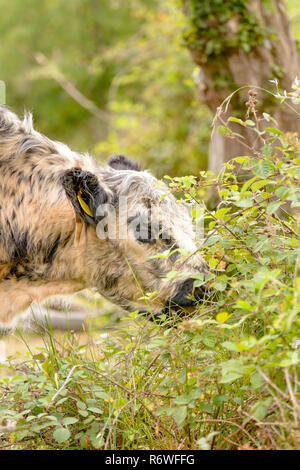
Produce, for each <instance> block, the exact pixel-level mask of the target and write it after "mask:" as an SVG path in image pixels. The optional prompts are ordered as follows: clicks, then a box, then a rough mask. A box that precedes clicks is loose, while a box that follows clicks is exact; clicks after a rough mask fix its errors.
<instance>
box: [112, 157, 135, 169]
mask: <svg viewBox="0 0 300 470" xmlns="http://www.w3.org/2000/svg"><path fill="white" fill-rule="evenodd" d="M108 165H109V166H110V167H111V168H114V169H115V170H133V171H140V168H139V166H138V164H137V163H135V162H132V161H131V160H129V158H127V157H124V155H114V156H112V157H110V159H109V160H108Z"/></svg>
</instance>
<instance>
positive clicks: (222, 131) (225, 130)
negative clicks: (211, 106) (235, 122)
mask: <svg viewBox="0 0 300 470" xmlns="http://www.w3.org/2000/svg"><path fill="white" fill-rule="evenodd" d="M218 133H219V134H221V135H230V134H231V130H230V129H228V127H225V126H219V127H218Z"/></svg>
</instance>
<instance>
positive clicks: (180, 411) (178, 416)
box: [173, 406, 187, 426]
mask: <svg viewBox="0 0 300 470" xmlns="http://www.w3.org/2000/svg"><path fill="white" fill-rule="evenodd" d="M186 417H187V407H186V406H179V407H178V408H177V410H176V411H175V413H173V418H174V421H175V423H176V424H177V426H181V425H182V424H183V423H184V422H185V419H186Z"/></svg>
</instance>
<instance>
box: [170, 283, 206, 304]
mask: <svg viewBox="0 0 300 470" xmlns="http://www.w3.org/2000/svg"><path fill="white" fill-rule="evenodd" d="M194 281H195V279H192V278H188V279H185V280H184V281H183V282H182V283H181V284H179V286H178V289H177V292H176V294H175V295H174V296H173V297H171V298H170V299H169V300H168V302H167V306H169V307H171V308H172V307H178V306H179V307H192V306H193V305H196V304H197V302H199V301H202V300H204V299H205V298H207V297H208V291H207V287H205V286H201V287H195V288H194Z"/></svg>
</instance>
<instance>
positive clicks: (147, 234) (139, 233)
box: [135, 225, 156, 244]
mask: <svg viewBox="0 0 300 470" xmlns="http://www.w3.org/2000/svg"><path fill="white" fill-rule="evenodd" d="M136 229H137V230H136V234H135V238H136V240H137V241H138V242H141V243H152V244H153V243H155V242H156V239H155V237H153V233H151V226H146V227H145V226H140V225H138V226H137V227H136Z"/></svg>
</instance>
